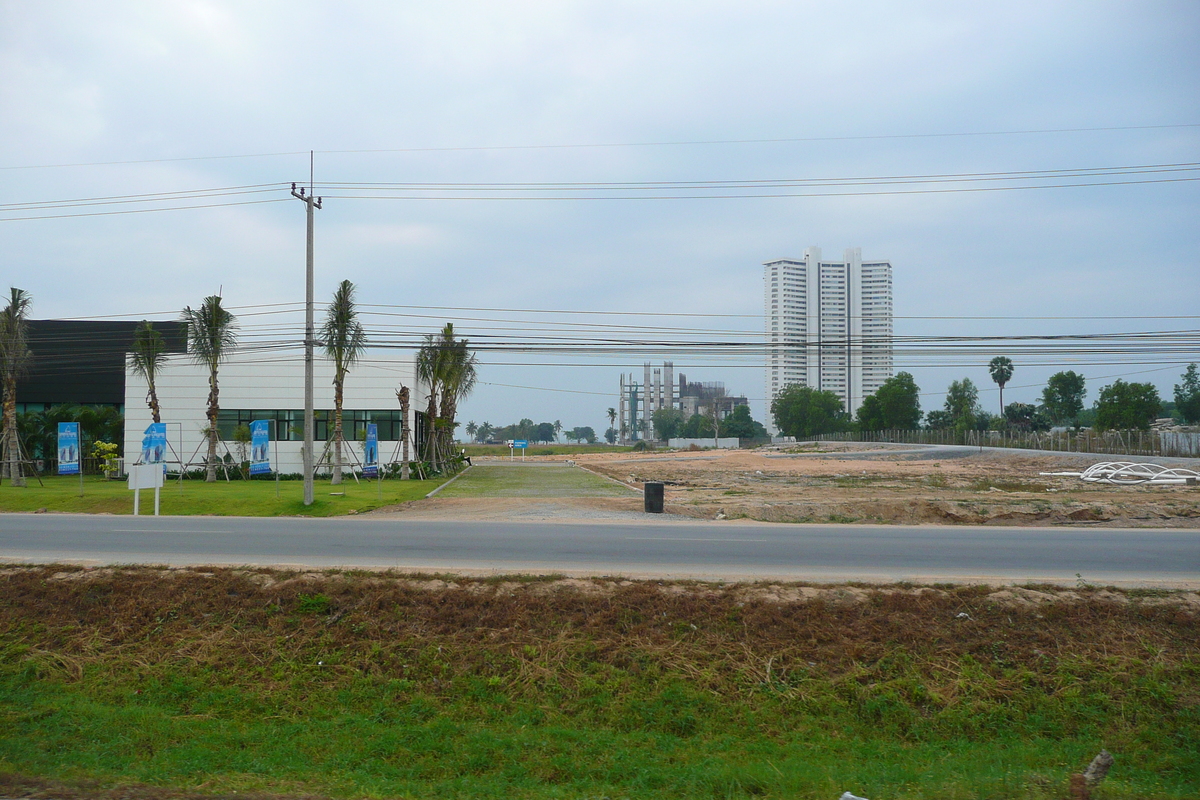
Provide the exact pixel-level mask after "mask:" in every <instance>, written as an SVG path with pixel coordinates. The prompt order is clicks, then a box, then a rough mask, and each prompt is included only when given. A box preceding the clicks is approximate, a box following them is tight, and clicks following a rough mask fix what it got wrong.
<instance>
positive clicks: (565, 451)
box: [457, 444, 633, 458]
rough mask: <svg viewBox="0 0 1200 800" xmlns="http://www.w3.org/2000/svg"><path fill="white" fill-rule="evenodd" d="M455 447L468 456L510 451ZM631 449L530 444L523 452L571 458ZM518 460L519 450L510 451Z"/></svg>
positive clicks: (505, 448) (490, 446)
mask: <svg viewBox="0 0 1200 800" xmlns="http://www.w3.org/2000/svg"><path fill="white" fill-rule="evenodd" d="M457 447H459V448H461V449H464V450H466V451H467V455H469V456H507V455H508V454H509V453H510V451H509V449H508V445H505V444H463V445H457ZM632 449H633V448H632V447H626V446H623V445H621V446H618V445H609V444H530V446H529V448H528V449H527V450H526V451H525V455H527V456H572V455H579V454H580V453H628V452H629V451H630V450H632ZM511 452H513V453H514V454H515V455H516V456H517V457H518V458H519V457H520V455H521V451H520V450H516V451H511Z"/></svg>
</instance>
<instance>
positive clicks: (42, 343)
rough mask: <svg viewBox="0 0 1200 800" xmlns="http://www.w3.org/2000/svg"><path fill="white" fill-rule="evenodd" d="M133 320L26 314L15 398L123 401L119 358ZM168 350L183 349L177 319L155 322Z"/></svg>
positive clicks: (126, 345)
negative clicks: (23, 359) (28, 356)
mask: <svg viewBox="0 0 1200 800" xmlns="http://www.w3.org/2000/svg"><path fill="white" fill-rule="evenodd" d="M138 324H139V323H138V322H130V321H124V320H122V321H92V320H83V321H75V320H57V319H31V320H29V322H28V325H29V327H28V329H27V330H28V338H29V349H30V350H31V351H33V359H32V360H31V362H30V364H29V371H28V372H27V373H26V374H25V376H24V377H23V378H21V379H20V380H18V381H17V402H18V403H50V404H51V405H58V404H59V403H103V404H109V405H123V404H124V403H125V358H126V354H127V353H128V352H129V350H130V349H131V348H132V347H133V332H134V329H136V328H137V326H138ZM152 324H153V325H154V329H155V330H157V331H158V332H159V333H161V334H162V335H163V339H165V340H166V345H167V352H168V353H183V352H186V350H187V339H186V335H185V329H184V326H183V323H180V322H155V323H152Z"/></svg>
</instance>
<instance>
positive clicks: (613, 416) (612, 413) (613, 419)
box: [607, 408, 617, 428]
mask: <svg viewBox="0 0 1200 800" xmlns="http://www.w3.org/2000/svg"><path fill="white" fill-rule="evenodd" d="M607 413H608V427H610V428H616V427H617V410H616V409H615V408H610V409H609V410H608V412H607Z"/></svg>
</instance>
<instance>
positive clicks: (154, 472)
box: [129, 464, 166, 517]
mask: <svg viewBox="0 0 1200 800" xmlns="http://www.w3.org/2000/svg"><path fill="white" fill-rule="evenodd" d="M165 475H166V473H165V472H164V471H163V465H162V464H134V465H133V466H132V467H130V468H129V488H130V489H132V490H133V515H134V516H135V517H136V516H137V515H138V514H139V513H141V505H142V489H153V490H154V516H156V517H157V516H158V508H159V499H160V493H161V491H162V486H163V478H164V477H165Z"/></svg>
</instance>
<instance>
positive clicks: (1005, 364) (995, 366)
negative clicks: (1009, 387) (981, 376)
mask: <svg viewBox="0 0 1200 800" xmlns="http://www.w3.org/2000/svg"><path fill="white" fill-rule="evenodd" d="M988 372H990V373H991V375H992V380H994V381H995V382H996V384H997V385H998V386H999V387H1000V416H1002V417H1003V416H1004V384H1006V383H1008V381H1009V379H1010V378H1012V374H1013V363H1012V359H1011V358H1009V357H1008V356H996V357H995V358H993V359H992V360H991V363H989V364H988Z"/></svg>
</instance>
